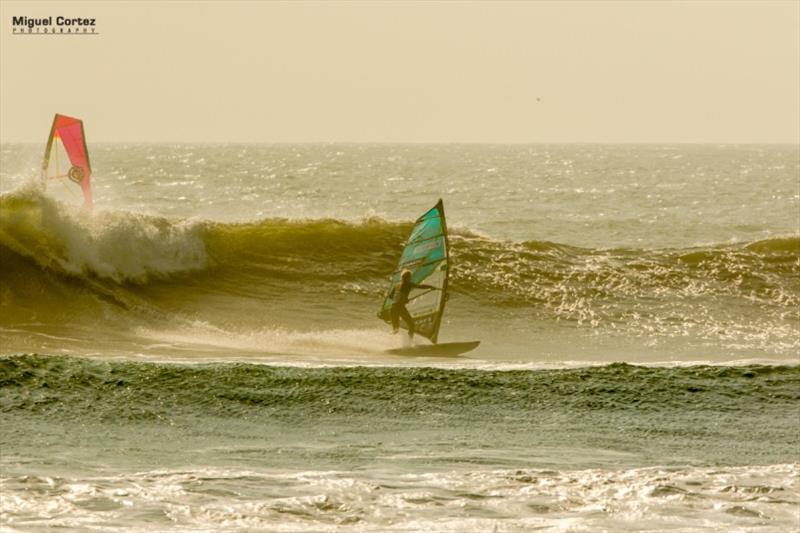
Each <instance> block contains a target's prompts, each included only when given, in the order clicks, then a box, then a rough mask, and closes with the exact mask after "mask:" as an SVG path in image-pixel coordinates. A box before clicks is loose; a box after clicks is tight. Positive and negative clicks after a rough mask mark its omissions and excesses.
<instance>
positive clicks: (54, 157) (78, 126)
mask: <svg viewBox="0 0 800 533" xmlns="http://www.w3.org/2000/svg"><path fill="white" fill-rule="evenodd" d="M91 178H92V166H91V164H90V163H89V149H88V148H87V147H86V135H85V134H84V131H83V121H81V120H80V119H77V118H72V117H68V116H65V115H58V114H57V115H56V116H55V118H54V119H53V126H52V127H51V128H50V137H48V139H47V147H46V148H45V150H44V159H43V160H42V179H43V181H44V183H45V185H46V184H47V182H49V181H50V180H64V179H66V180H68V181H70V182H72V183H75V184H77V185H79V186H80V187H81V190H82V191H83V203H84V205H85V206H86V207H89V208H91V207H92V204H93V202H92V181H91ZM65 184H66V185H67V186H69V184H68V183H66V182H65Z"/></svg>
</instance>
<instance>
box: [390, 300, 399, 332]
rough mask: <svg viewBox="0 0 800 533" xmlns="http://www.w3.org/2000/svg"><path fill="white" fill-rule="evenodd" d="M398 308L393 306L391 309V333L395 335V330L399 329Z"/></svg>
mask: <svg viewBox="0 0 800 533" xmlns="http://www.w3.org/2000/svg"><path fill="white" fill-rule="evenodd" d="M398 307H399V306H397V305H393V306H392V309H391V315H392V333H397V330H399V329H400V309H398Z"/></svg>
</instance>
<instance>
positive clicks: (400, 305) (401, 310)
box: [389, 278, 436, 337]
mask: <svg viewBox="0 0 800 533" xmlns="http://www.w3.org/2000/svg"><path fill="white" fill-rule="evenodd" d="M411 289H436V287H433V286H432V285H417V284H416V283H414V282H413V281H411V279H410V278H409V279H404V280H402V281H401V282H400V285H397V286H396V287H395V288H394V289H393V290H392V294H391V295H390V296H389V297H390V298H391V299H392V301H393V303H392V310H391V315H392V329H393V330H394V331H395V332H396V331H397V330H398V328H399V327H400V319H401V318H402V319H403V320H404V321H405V323H406V324H408V335H409V337H413V336H414V320H413V319H412V318H411V315H410V314H409V312H408V309H406V304H407V303H408V294H409V293H410V292H411Z"/></svg>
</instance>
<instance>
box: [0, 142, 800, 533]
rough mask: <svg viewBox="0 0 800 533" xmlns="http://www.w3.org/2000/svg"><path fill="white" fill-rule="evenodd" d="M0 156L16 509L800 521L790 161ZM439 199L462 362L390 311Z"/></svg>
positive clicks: (798, 336) (643, 150) (324, 519)
mask: <svg viewBox="0 0 800 533" xmlns="http://www.w3.org/2000/svg"><path fill="white" fill-rule="evenodd" d="M42 148H43V147H42V146H39V145H33V144H31V145H28V144H15V145H9V144H4V145H2V146H0V263H2V273H1V274H0V276H1V278H0V280H1V281H0V350H1V352H2V355H0V424H2V427H3V428H4V429H3V431H2V433H0V449H1V450H2V454H0V498H1V500H0V526H2V528H3V529H4V530H8V531H38V530H41V529H45V528H51V527H62V528H67V529H78V530H109V529H113V530H130V531H138V530H143V529H148V530H154V531H166V530H187V531H198V530H202V531H205V530H216V529H231V530H237V529H238V530H269V531H282V530H283V531H339V530H358V531H392V530H397V531H526V530H530V529H533V528H541V529H544V530H556V531H564V530H570V531H571V530H575V531H580V530H630V531H639V530H668V529H671V530H680V531H695V530H708V529H712V530H726V531H727V530H747V531H754V530H757V531H787V530H789V531H792V530H795V531H797V530H799V529H798V523H799V521H800V510H799V509H800V482H798V479H800V478H798V474H799V473H800V452H798V450H800V422H799V421H798V420H799V419H798V417H797V412H798V408H800V392H798V391H800V366H798V352H799V351H800V148H798V147H797V146H792V145H458V144H447V145H413V144H398V145H388V144H301V145H292V144H278V145H247V144H239V145H237V144H219V145H215V144H194V145H178V144H174V145H167V144H100V145H95V146H91V145H90V151H91V157H92V168H93V176H92V180H93V186H94V202H95V209H94V210H93V211H87V210H85V209H83V208H82V207H81V206H80V204H81V202H80V199H79V198H77V197H76V196H75V192H74V191H71V190H69V188H67V187H64V186H62V185H61V184H51V185H49V186H48V187H47V189H46V190H45V189H44V188H43V187H42V186H41V185H40V184H38V183H37V180H36V177H37V176H38V166H39V163H40V160H41V156H42ZM439 198H441V199H443V201H444V207H445V211H446V213H447V220H448V226H449V228H450V244H451V250H450V252H451V263H452V267H451V274H450V289H451V292H450V297H449V300H448V302H447V311H446V314H445V317H444V321H443V323H442V328H441V335H440V341H442V342H450V341H461V340H471V339H479V340H481V341H482V343H481V346H480V347H479V348H478V349H477V350H476V351H474V352H471V353H470V354H468V356H469V357H463V358H449V359H437V358H404V357H399V356H391V355H387V354H386V353H385V350H387V349H389V348H394V347H397V346H398V345H399V343H400V340H399V339H398V337H396V336H392V335H391V333H390V328H389V327H388V326H387V325H386V324H384V323H383V322H382V321H380V320H379V319H378V318H377V317H376V313H377V311H378V310H379V308H380V305H381V302H382V298H383V294H384V293H385V291H386V289H387V283H388V276H389V275H390V274H391V273H392V271H393V269H394V267H395V266H396V264H397V260H398V258H399V255H400V253H401V251H402V247H403V244H404V242H405V239H406V238H407V237H408V234H409V232H410V230H411V227H412V225H413V221H414V220H415V219H416V218H417V217H418V216H419V215H421V214H422V213H424V212H425V211H427V210H428V209H430V208H431V207H432V206H433V205H434V204H435V203H436V201H437V200H438V199H439Z"/></svg>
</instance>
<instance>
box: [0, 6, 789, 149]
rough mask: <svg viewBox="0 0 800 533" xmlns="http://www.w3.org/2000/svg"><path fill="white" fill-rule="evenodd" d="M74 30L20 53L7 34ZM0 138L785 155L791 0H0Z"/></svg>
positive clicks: (35, 40)
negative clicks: (500, 145)
mask: <svg viewBox="0 0 800 533" xmlns="http://www.w3.org/2000/svg"><path fill="white" fill-rule="evenodd" d="M59 15H61V16H67V17H94V18H96V21H97V31H98V32H99V33H100V35H98V36H92V37H84V36H20V35H13V34H12V17H13V16H28V17H46V16H53V17H54V18H55V17H56V16H59ZM0 21H1V22H0V140H1V141H4V142H13V141H42V142H43V141H44V138H45V137H46V135H47V133H48V132H49V127H50V122H51V120H52V116H53V114H54V113H56V112H59V113H63V114H67V115H72V116H77V117H81V118H83V119H84V121H85V123H86V128H87V135H88V136H89V138H90V139H89V140H90V142H92V141H94V142H98V141H237V142H238V141H244V142H298V141H372V142H395V141H399V142H406V141H409V142H784V143H798V142H800V2H798V1H797V0H790V1H780V2H726V1H714V2H686V3H678V2H647V1H641V2H599V1H597V2H594V1H593V2H559V3H555V2H552V3H551V2H515V3H498V2H491V3H489V2H487V3H482V2H472V3H458V2H442V3H432V2H420V3H405V2H404V3H392V2H324V3H322V2H320V3H318V2H293V3H278V2H255V1H251V2H188V1H185V2H172V3H163V2H136V3H118V2H103V3H100V2H85V3H81V2H63V3H60V2H42V3H35V2H9V1H5V0H3V1H2V2H0Z"/></svg>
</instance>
